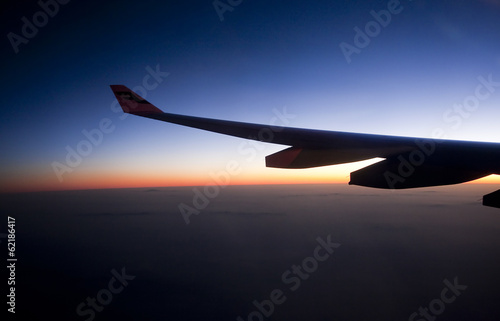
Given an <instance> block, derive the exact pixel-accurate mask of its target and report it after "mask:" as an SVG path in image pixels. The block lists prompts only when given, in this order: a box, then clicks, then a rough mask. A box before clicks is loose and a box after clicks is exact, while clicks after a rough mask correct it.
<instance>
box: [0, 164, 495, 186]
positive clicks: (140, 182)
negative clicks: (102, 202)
mask: <svg viewBox="0 0 500 321" xmlns="http://www.w3.org/2000/svg"><path fill="white" fill-rule="evenodd" d="M360 167H363V166H359V164H354V165H353V164H347V165H338V166H335V167H321V168H313V169H302V170H289V169H270V168H265V169H259V170H255V169H247V170H244V171H241V172H238V173H236V174H234V175H230V174H228V173H227V172H224V171H218V172H217V171H214V172H210V171H205V172H203V171H197V172H196V171H194V172H192V173H191V175H187V174H186V173H185V172H180V171H179V172H172V171H167V172H161V171H159V172H155V171H144V172H138V171H136V172H129V171H123V170H114V171H113V170H111V171H109V170H100V171H95V170H90V169H82V170H80V171H75V172H73V173H71V174H68V175H67V176H66V177H65V179H64V180H63V182H59V181H58V180H57V178H56V177H55V175H54V174H53V173H42V174H38V175H33V174H29V175H28V174H24V175H22V176H19V175H18V174H19V173H17V175H12V176H10V177H6V178H5V180H3V182H2V185H0V192H2V193H15V192H36V191H61V190H83V189H110V188H146V187H175V186H204V185H226V184H227V185H272V184H346V185H347V183H348V182H349V173H350V172H351V171H353V170H356V169H357V168H360ZM215 173H218V174H215ZM469 184H500V176H499V175H490V176H488V177H484V178H482V179H478V180H475V181H472V182H469Z"/></svg>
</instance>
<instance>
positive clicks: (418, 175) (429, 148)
mask: <svg viewBox="0 0 500 321" xmlns="http://www.w3.org/2000/svg"><path fill="white" fill-rule="evenodd" d="M110 87H111V89H112V91H113V93H114V94H115V97H116V99H117V100H118V102H119V103H120V106H121V107H122V109H123V111H124V112H125V113H129V114H133V115H137V116H142V117H146V118H151V119H156V120H161V121H165V122H169V123H174V124H178V125H183V126H188V127H193V128H198V129H203V130H207V131H211V132H215V133H219V134H224V135H231V136H235V137H240V138H245V139H252V140H257V141H261V142H267V143H274V144H280V145H285V146H288V148H286V149H284V150H282V151H280V152H277V153H274V154H272V155H269V156H267V157H266V166H267V167H276V168H310V167H318V166H326V165H336V164H343V163H350V162H355V161H360V160H365V159H371V158H375V157H380V158H384V160H383V161H380V162H377V163H375V164H372V165H370V166H368V167H365V168H362V169H360V170H357V171H355V172H352V173H351V180H350V182H349V184H352V185H360V186H367V187H375V188H385V189H402V188H414V187H425V186H438V185H449V184H458V183H463V182H467V181H470V180H474V179H478V178H481V177H484V176H487V175H490V174H500V143H483V142H470V141H450V140H436V139H423V138H412V137H398V136H387V135H371V134H360V133H347V132H337V131H324V130H314V129H302V128H292V127H280V126H271V125H262V124H252V123H244V122H236V121H227V120H219V119H211V118H202V117H194V116H185V115H178V114H170V113H164V112H163V111H161V110H160V109H158V108H157V107H155V106H154V105H152V104H151V103H149V102H148V101H147V100H145V99H144V98H142V97H141V96H139V95H138V94H136V93H134V92H133V91H132V90H130V89H129V88H127V87H125V86H123V85H111V86H110ZM492 194H494V193H492ZM485 197H486V195H485ZM483 204H484V205H487V206H493V207H500V205H498V206H495V204H500V193H497V194H494V195H493V196H491V194H488V197H487V200H486V201H484V200H483Z"/></svg>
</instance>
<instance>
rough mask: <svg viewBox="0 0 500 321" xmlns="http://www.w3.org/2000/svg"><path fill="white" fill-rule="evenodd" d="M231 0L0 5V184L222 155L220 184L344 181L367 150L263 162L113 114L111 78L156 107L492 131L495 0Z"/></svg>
mask: <svg viewBox="0 0 500 321" xmlns="http://www.w3.org/2000/svg"><path fill="white" fill-rule="evenodd" d="M230 3H231V4H232V5H230V4H229V2H227V1H223V0H221V1H176V2H172V1H166V2H161V3H159V2H157V1H148V0H146V1H141V2H132V1H107V2H105V3H104V4H103V3H102V2H98V1H85V2H83V1H75V0H73V1H67V2H65V1H62V0H60V1H59V2H55V1H51V0H48V1H46V2H44V1H43V0H42V1H39V2H37V1H22V2H14V1H8V2H7V3H6V4H3V5H2V6H3V9H2V11H1V18H2V19H1V21H2V37H3V38H2V39H3V40H2V41H1V42H0V46H1V51H0V54H1V57H0V58H1V59H0V68H1V70H2V77H1V78H0V85H1V88H2V90H3V92H4V93H3V94H2V105H3V108H1V110H0V115H1V116H0V121H1V123H0V148H1V151H2V152H1V154H0V162H1V164H2V166H1V169H0V175H1V177H2V179H1V180H0V191H2V192H12V191H37V190H66V189H87V188H115V187H144V186H178V185H183V186H185V185H204V184H210V183H213V181H214V180H215V179H214V177H220V175H223V174H221V173H223V172H224V171H227V166H228V164H229V162H232V161H233V162H236V164H237V167H238V169H239V170H238V171H237V174H234V175H233V174H232V175H231V176H230V184H267V183H337V182H342V183H347V182H348V180H349V177H348V176H349V173H350V172H351V171H354V170H356V169H359V168H361V167H363V166H364V165H365V164H369V163H370V162H373V161H368V162H365V163H362V164H359V163H356V164H348V165H339V166H327V167H322V168H316V169H307V170H285V169H271V168H266V167H265V163H264V157H265V156H266V155H269V154H272V153H274V152H277V151H279V150H281V149H284V146H278V145H268V144H263V143H254V144H250V143H249V142H247V141H245V140H241V139H238V138H233V137H225V136H222V135H218V134H214V133H207V132H203V131H200V130H196V129H191V128H183V127H181V126H177V125H173V124H166V123H162V122H155V121H153V120H149V119H144V118H140V117H134V116H127V117H125V116H124V115H123V113H122V112H121V110H120V109H119V108H118V107H117V105H116V102H115V99H114V96H113V94H112V92H111V90H110V89H109V85H111V84H123V85H126V86H128V87H130V88H132V89H134V88H135V89H134V90H136V91H138V93H139V94H141V95H142V96H143V97H144V98H146V99H148V101H150V102H151V103H153V104H154V105H156V106H157V107H159V108H160V109H162V110H164V111H167V112H171V113H179V114H186V115H194V116H203V117H210V118H220V119H228V120H236V121H244V122H254V123H263V124H268V123H269V122H270V121H271V120H272V119H274V118H276V117H278V115H281V116H282V117H278V118H279V119H280V120H282V121H283V123H282V124H280V125H285V126H291V127H301V128H316V129H325V130H336V131H348V132H362V133H374V134H387V135H398V136H415V137H435V136H436V135H438V134H439V136H440V137H445V138H449V139H461V140H477V141H491V142H500V132H499V131H498V119H499V118H500V108H498V106H500V85H499V84H498V83H499V82H500V41H499V40H500V39H499V38H500V35H499V34H498V30H500V19H498V16H499V14H500V2H499V1H497V0H483V1H459V2H457V1H440V2H434V1H423V0H414V1H408V0H405V1H403V0H402V1H394V0H393V1H315V2H314V3H309V2H305V1H286V2H269V1H231V2H230ZM485 83H489V84H490V85H489V87H487V86H486V85H484V84H485ZM481 85H482V87H481V88H482V89H481V90H479V91H478V87H480V86H481ZM474 99H475V100H474ZM474 101H475V102H477V103H476V104H475V105H474V106H472V107H471V108H470V110H469V111H466V110H464V107H463V106H464V105H467V104H470V103H471V102H474ZM283 116H285V117H283ZM242 144H244V145H242ZM242 149H245V150H252V152H251V153H249V154H243V153H242V152H241V150H242ZM75 153H79V154H78V155H75ZM54 164H60V165H64V166H65V167H64V168H65V169H67V170H64V171H60V170H55V168H61V167H58V166H59V165H54ZM483 181H485V182H495V181H496V182H498V179H496V180H491V179H490V180H488V179H486V180H483Z"/></svg>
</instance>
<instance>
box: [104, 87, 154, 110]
mask: <svg viewBox="0 0 500 321" xmlns="http://www.w3.org/2000/svg"><path fill="white" fill-rule="evenodd" d="M110 87H111V90H112V91H113V93H114V94H115V97H116V99H117V100H118V102H119V103H120V106H121V107H122V109H123V111H124V112H125V113H129V114H133V115H139V116H145V115H150V114H163V112H162V111H161V110H160V109H158V108H156V107H155V106H154V105H152V104H151V103H149V102H148V101H147V100H146V99H144V98H142V97H141V96H139V95H138V94H136V93H135V92H133V91H132V90H130V89H128V88H127V87H126V86H123V85H110Z"/></svg>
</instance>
